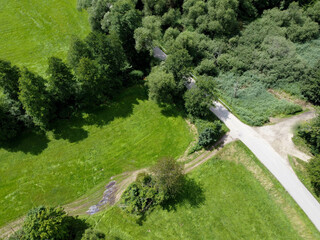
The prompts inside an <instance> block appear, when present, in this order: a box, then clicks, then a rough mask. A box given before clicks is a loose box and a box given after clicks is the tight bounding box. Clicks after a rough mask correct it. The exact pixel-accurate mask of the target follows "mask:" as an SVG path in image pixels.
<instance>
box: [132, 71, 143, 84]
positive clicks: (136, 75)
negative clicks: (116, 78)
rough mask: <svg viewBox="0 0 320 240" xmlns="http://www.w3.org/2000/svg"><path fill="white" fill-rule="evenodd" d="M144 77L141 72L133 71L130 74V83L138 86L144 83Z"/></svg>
mask: <svg viewBox="0 0 320 240" xmlns="http://www.w3.org/2000/svg"><path fill="white" fill-rule="evenodd" d="M143 76H144V72H142V71H140V70H133V71H131V72H130V73H129V79H130V83H132V84H137V83H140V82H142V80H143Z"/></svg>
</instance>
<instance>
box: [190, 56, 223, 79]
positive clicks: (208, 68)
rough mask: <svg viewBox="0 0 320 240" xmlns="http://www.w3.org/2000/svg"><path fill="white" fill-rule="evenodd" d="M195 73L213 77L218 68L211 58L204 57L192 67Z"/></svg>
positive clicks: (216, 73)
mask: <svg viewBox="0 0 320 240" xmlns="http://www.w3.org/2000/svg"><path fill="white" fill-rule="evenodd" d="M194 71H195V73H196V74H198V75H204V74H205V75H208V76H212V77H215V76H217V75H218V68H217V67H216V64H215V62H214V61H213V60H209V59H204V60H203V61H201V63H200V64H199V65H198V66H197V67H196V68H195V69H194Z"/></svg>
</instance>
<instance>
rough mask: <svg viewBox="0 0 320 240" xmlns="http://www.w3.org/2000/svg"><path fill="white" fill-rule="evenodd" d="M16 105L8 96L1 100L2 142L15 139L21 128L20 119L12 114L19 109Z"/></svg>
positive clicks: (0, 131) (0, 139)
mask: <svg viewBox="0 0 320 240" xmlns="http://www.w3.org/2000/svg"><path fill="white" fill-rule="evenodd" d="M14 104H15V102H14V101H12V100H10V99H8V98H7V97H6V96H3V97H2V98H0V142H3V141H6V140H8V139H11V138H13V137H15V136H16V135H17V134H18V132H19V130H20V128H21V126H20V124H19V121H18V119H17V118H16V116H15V115H14V112H12V110H14V109H15V108H17V106H14ZM18 109H19V106H18Z"/></svg>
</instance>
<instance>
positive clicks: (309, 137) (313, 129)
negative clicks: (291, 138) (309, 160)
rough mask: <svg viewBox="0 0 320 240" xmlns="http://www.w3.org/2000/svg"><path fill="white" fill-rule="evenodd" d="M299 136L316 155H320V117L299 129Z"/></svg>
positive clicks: (300, 126)
mask: <svg viewBox="0 0 320 240" xmlns="http://www.w3.org/2000/svg"><path fill="white" fill-rule="evenodd" d="M297 132H298V136H299V137H301V138H303V139H304V140H305V141H306V142H307V143H308V145H309V146H310V147H311V151H312V152H313V153H314V154H319V153H320V116H319V115H318V117H317V118H315V119H314V120H312V121H311V122H308V123H305V124H301V125H299V126H298V128H297Z"/></svg>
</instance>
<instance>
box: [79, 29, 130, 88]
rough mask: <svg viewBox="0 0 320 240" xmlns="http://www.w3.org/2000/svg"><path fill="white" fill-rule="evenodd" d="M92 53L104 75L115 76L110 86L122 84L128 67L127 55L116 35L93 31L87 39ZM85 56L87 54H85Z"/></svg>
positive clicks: (110, 81)
mask: <svg viewBox="0 0 320 240" xmlns="http://www.w3.org/2000/svg"><path fill="white" fill-rule="evenodd" d="M85 42H86V44H87V46H88V49H89V51H90V54H91V56H92V57H91V59H94V60H95V61H96V62H97V63H98V64H99V70H100V73H101V75H102V76H103V77H106V78H107V77H110V78H113V79H112V80H111V79H110V80H109V86H108V87H110V86H117V85H119V84H120V85H121V80H122V79H119V77H121V74H122V72H123V71H126V70H127V68H128V62H127V59H126V55H125V53H124V50H123V48H122V45H121V42H120V40H119V38H118V37H117V36H116V35H113V34H109V35H105V34H103V33H101V32H91V33H90V34H89V35H88V36H87V37H86V39H85ZM84 57H85V56H84Z"/></svg>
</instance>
